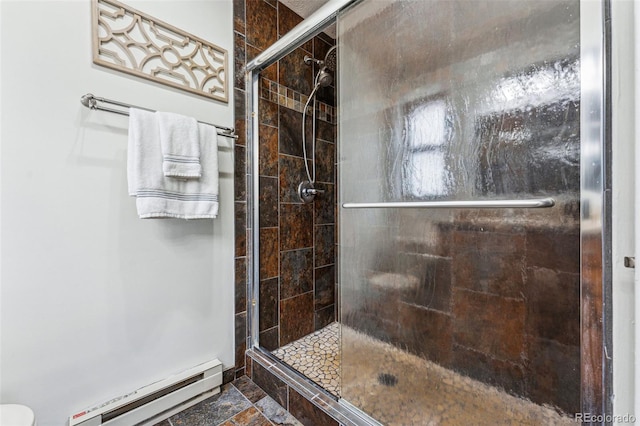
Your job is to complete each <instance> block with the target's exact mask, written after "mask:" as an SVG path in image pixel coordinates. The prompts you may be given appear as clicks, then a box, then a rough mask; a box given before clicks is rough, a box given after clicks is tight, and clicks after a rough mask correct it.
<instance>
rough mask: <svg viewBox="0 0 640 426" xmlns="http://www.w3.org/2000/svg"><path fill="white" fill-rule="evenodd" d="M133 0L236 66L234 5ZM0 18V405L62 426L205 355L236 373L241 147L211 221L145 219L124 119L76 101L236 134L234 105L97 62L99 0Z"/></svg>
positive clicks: (5, 12)
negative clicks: (104, 102) (116, 105)
mask: <svg viewBox="0 0 640 426" xmlns="http://www.w3.org/2000/svg"><path fill="white" fill-rule="evenodd" d="M125 3H127V4H130V5H131V6H133V7H135V8H137V9H139V10H142V11H145V12H146V13H148V14H151V15H153V16H156V17H158V18H159V19H162V20H164V21H166V22H169V23H171V24H173V25H175V26H177V27H179V28H183V29H185V30H187V31H189V32H191V33H193V34H195V35H198V36H200V37H202V38H204V39H205V40H210V41H212V42H214V43H216V44H217V45H219V46H221V47H223V48H225V49H227V50H228V52H229V64H230V66H231V68H230V69H233V66H232V58H233V33H232V22H233V21H232V1H231V0H209V1H192V0H171V1H169V0H166V1H131V0H127V1H125ZM0 10H1V13H0V31H1V32H0V34H1V36H0V40H1V43H2V44H1V47H0V52H1V55H2V62H1V66H2V68H1V77H0V82H1V88H2V92H1V93H2V99H1V103H0V110H1V111H2V115H1V117H0V118H1V123H0V124H1V130H0V135H1V145H0V171H1V181H0V184H1V198H0V202H1V204H0V205H1V207H2V210H1V227H0V237H1V239H0V241H1V249H2V250H1V252H0V260H1V262H0V264H1V267H2V269H1V271H0V274H1V275H0V277H1V281H0V284H1V287H0V303H1V305H0V307H1V314H0V321H1V329H0V331H1V338H2V340H1V351H0V355H1V365H0V368H1V370H0V371H1V381H0V385H1V389H0V390H1V394H0V398H1V399H0V401H1V402H2V403H22V404H26V405H29V406H31V407H32V408H33V409H34V411H35V413H36V416H37V419H38V424H39V426H59V425H64V424H65V423H66V421H67V417H68V416H69V415H70V414H72V413H73V412H76V411H78V410H80V409H82V408H85V407H87V406H89V405H91V404H93V403H96V402H102V401H104V400H106V399H108V398H111V397H114V396H117V395H120V394H123V393H125V392H128V391H131V390H133V389H136V388H138V387H140V386H143V385H146V384H149V383H151V382H154V381H156V380H159V379H163V378H165V377H167V376H169V375H171V374H173V373H175V372H178V371H181V370H183V369H185V368H188V367H192V366H194V365H196V364H198V363H201V362H204V361H206V360H209V359H212V358H216V357H217V358H219V359H220V360H222V362H223V364H224V368H228V367H232V366H233V362H234V356H233V354H234V349H233V339H234V338H233V335H234V333H233V306H234V303H233V293H234V291H233V288H234V276H233V244H234V232H233V226H234V225H233V224H234V221H233V153H232V151H230V150H226V151H224V152H222V153H221V156H220V163H221V164H220V168H221V172H222V173H221V184H220V192H221V206H220V214H219V216H218V218H217V219H215V220H213V221H212V220H197V221H183V220H174V219H166V220H140V219H138V218H137V215H136V210H135V201H134V199H133V198H130V197H128V196H127V185H126V146H127V128H128V125H127V119H126V118H125V117H121V116H117V115H114V114H110V113H106V112H96V111H89V110H88V109H86V108H84V107H83V106H81V104H80V101H79V100H80V96H81V95H82V94H84V93H87V92H92V93H94V94H95V95H97V96H103V97H106V98H110V99H115V100H121V101H124V102H129V103H134V104H138V105H142V106H147V107H149V108H153V109H158V110H165V111H173V112H177V113H181V114H186V115H191V116H194V117H196V118H198V119H199V120H204V121H209V122H214V123H219V124H222V125H227V126H233V108H232V105H231V104H229V105H226V104H222V103H216V102H214V101H209V100H206V99H205V98H202V97H199V96H196V95H190V94H187V93H186V92H182V91H179V90H176V89H171V88H168V87H165V86H162V85H158V84H153V83H151V82H148V81H146V80H142V79H138V78H135V77H130V76H128V75H126V74H123V73H119V72H115V71H110V70H107V69H106V68H103V67H100V66H95V65H93V64H92V62H91V27H90V16H91V14H90V12H91V7H90V2H89V0H76V1H12V0H2V1H1V2H0ZM230 98H231V100H232V99H233V96H230ZM220 142H221V143H223V144H226V145H227V146H230V143H229V140H228V139H223V138H220Z"/></svg>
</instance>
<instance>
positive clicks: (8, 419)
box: [0, 404, 36, 426]
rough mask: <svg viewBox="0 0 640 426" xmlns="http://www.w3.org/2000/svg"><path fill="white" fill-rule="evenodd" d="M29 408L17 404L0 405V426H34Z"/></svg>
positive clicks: (33, 419) (33, 417) (34, 419)
mask: <svg viewBox="0 0 640 426" xmlns="http://www.w3.org/2000/svg"><path fill="white" fill-rule="evenodd" d="M35 424H36V416H35V415H34V414H33V411H32V410H31V408H29V407H26V406H24V405H19V404H0V426H35Z"/></svg>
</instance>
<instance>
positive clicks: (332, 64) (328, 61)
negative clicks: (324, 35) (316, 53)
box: [324, 46, 338, 72]
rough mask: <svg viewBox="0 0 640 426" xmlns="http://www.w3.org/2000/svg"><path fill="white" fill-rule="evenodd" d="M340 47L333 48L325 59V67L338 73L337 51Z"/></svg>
mask: <svg viewBox="0 0 640 426" xmlns="http://www.w3.org/2000/svg"><path fill="white" fill-rule="evenodd" d="M337 48H338V46H333V47H332V48H331V49H329V51H328V52H327V54H326V55H325V57H324V66H325V67H326V68H328V69H329V71H331V72H336V53H337V52H336V49H337Z"/></svg>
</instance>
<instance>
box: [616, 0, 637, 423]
mask: <svg viewBox="0 0 640 426" xmlns="http://www.w3.org/2000/svg"><path fill="white" fill-rule="evenodd" d="M611 6H612V7H611V13H612V16H611V22H612V31H611V33H612V34H611V36H612V43H611V45H612V49H611V54H612V75H611V78H612V80H611V82H612V84H611V86H612V87H611V88H612V93H611V97H612V98H611V99H612V108H613V111H612V116H613V117H612V118H613V123H612V141H613V147H612V166H613V167H612V179H613V182H612V187H613V191H612V210H613V212H612V219H613V221H612V225H613V239H612V243H613V244H612V259H613V269H612V274H613V280H612V299H613V392H614V398H613V408H614V414H615V415H618V416H622V417H624V416H625V415H634V414H636V410H635V409H634V370H635V368H636V367H635V362H634V355H633V354H634V340H635V339H634V320H635V315H634V305H635V303H634V294H635V290H634V282H633V281H634V270H633V269H629V268H625V266H624V257H625V256H634V246H635V243H634V227H635V221H634V204H635V203H634V200H635V184H634V178H635V162H634V154H635V144H634V137H635V136H634V135H635V125H634V120H635V117H634V115H635V111H634V87H635V76H634V38H633V32H634V22H633V20H634V17H633V14H634V12H633V9H634V4H633V2H631V1H613V2H611Z"/></svg>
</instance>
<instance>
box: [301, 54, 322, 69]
mask: <svg viewBox="0 0 640 426" xmlns="http://www.w3.org/2000/svg"><path fill="white" fill-rule="evenodd" d="M303 60H304V63H305V64H307V65H311V64H316V65H318V66H319V67H321V66H323V65H324V61H323V60H322V59H316V58H313V57H311V56H309V55H304V59H303Z"/></svg>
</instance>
